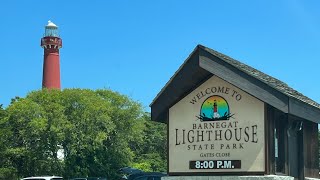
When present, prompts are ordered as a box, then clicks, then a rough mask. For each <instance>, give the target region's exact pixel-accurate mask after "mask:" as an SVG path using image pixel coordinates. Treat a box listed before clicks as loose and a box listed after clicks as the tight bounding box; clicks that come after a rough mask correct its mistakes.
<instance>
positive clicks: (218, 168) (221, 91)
mask: <svg viewBox="0 0 320 180" xmlns="http://www.w3.org/2000/svg"><path fill="white" fill-rule="evenodd" d="M264 106H265V104H264V102H262V101H261V100H259V99H257V98H255V97H253V96H251V95H250V94H247V93H246V92H244V91H242V90H241V89H239V88H237V87H235V86H233V85H232V84H230V83H228V82H226V81H224V80H222V79H220V78H219V77H217V76H212V77H211V78H209V79H208V80H207V81H205V82H204V83H203V84H201V85H200V86H198V87H197V88H196V89H194V90H193V91H192V92H191V93H189V94H188V95H187V96H185V97H184V98H182V99H181V100H180V101H179V102H177V103H176V104H174V105H173V106H172V107H171V108H170V109H169V124H168V125H169V126H168V144H169V161H168V171H169V174H184V173H198V174H199V173H227V174H228V173H229V174H232V173H241V172H243V173H247V174H248V173H250V174H251V173H257V174H259V173H264V172H265V161H266V160H265V158H266V157H265V153H266V152H265V111H264V110H265V107H264Z"/></svg>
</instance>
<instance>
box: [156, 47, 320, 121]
mask: <svg viewBox="0 0 320 180" xmlns="http://www.w3.org/2000/svg"><path fill="white" fill-rule="evenodd" d="M213 75H217V76H219V77H220V78H222V79H224V80H225V81H227V82H229V83H231V84H233V85H235V86H237V87H239V88H240V89H242V90H244V91H246V92H247V93H249V94H251V95H253V96H255V97H256V98H258V99H260V100H262V101H263V102H265V103H267V104H270V105H271V106H273V107H275V108H277V109H279V110H281V111H283V112H285V113H289V114H293V115H295V116H298V117H301V118H304V119H307V120H310V121H313V122H317V123H319V122H320V105H319V103H317V102H315V101H313V100H312V99H310V98H308V97H306V96H304V95H303V94H302V93H299V92H298V91H296V90H294V89H293V88H291V87H289V86H288V85H287V84H286V83H284V82H282V81H280V80H278V79H276V78H274V77H271V76H269V75H267V74H265V73H263V72H261V71H259V70H257V69H255V68H253V67H250V66H248V65H246V64H243V63H241V62H240V61H237V60H235V59H233V58H231V57H229V56H226V55H224V54H222V53H219V52H217V51H215V50H213V49H210V48H207V47H205V46H202V45H198V46H197V47H196V48H195V50H194V51H193V52H192V53H191V54H190V56H189V57H188V58H187V59H186V60H185V62H184V63H183V64H182V65H181V66H180V68H179V69H178V70H177V71H176V72H175V74H174V75H173V76H172V77H171V78H170V80H169V81H168V82H167V83H166V85H165V86H164V87H163V88H162V89H161V91H160V92H159V93H158V94H157V96H156V97H155V99H154V100H153V101H152V103H151V105H150V106H151V118H152V120H155V121H159V122H167V121H168V109H169V108H170V107H171V106H172V105H174V104H175V103H176V102H178V101H179V100H180V99H182V98H183V97H184V96H186V95H187V94H188V93H190V92H191V91H192V90H193V89H194V88H196V87H197V86H198V85H200V84H201V83H203V82H204V81H205V80H207V79H208V78H209V77H211V76H213ZM301 108H302V109H304V113H301V112H297V111H298V109H301Z"/></svg>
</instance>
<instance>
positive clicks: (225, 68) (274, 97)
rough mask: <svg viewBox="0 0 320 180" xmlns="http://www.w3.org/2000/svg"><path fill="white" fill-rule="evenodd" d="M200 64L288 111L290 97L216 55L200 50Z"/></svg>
mask: <svg viewBox="0 0 320 180" xmlns="http://www.w3.org/2000/svg"><path fill="white" fill-rule="evenodd" d="M199 66H200V67H201V68H203V69H205V70H207V71H209V72H211V73H212V74H214V75H216V76H218V77H220V78H222V79H223V80H225V81H227V82H229V83H231V84H233V85H234V86H236V87H238V88H240V89H242V90H243V91H245V92H247V93H249V94H251V95H252V96H254V97H256V98H258V99H260V100H261V101H263V102H266V103H267V104H270V105H271V106H273V107H275V108H277V109H279V110H281V111H282V112H284V113H288V97H287V96H286V95H284V94H282V93H280V92H279V91H277V90H275V89H273V88H271V87H270V86H268V85H266V84H265V83H263V82H261V81H259V80H257V79H256V78H254V77H252V76H249V75H248V74H246V73H244V72H242V71H240V70H239V69H237V68H235V67H233V66H231V65H230V64H228V63H226V62H224V61H223V60H221V59H219V58H218V57H216V56H213V55H211V54H210V53H208V52H206V51H204V50H200V57H199Z"/></svg>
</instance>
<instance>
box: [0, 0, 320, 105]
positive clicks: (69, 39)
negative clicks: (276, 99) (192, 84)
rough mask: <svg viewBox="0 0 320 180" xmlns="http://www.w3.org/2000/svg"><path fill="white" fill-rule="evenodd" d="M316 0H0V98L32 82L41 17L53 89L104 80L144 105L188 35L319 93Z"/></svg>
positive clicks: (185, 48) (39, 61) (186, 45)
mask: <svg viewBox="0 0 320 180" xmlns="http://www.w3.org/2000/svg"><path fill="white" fill-rule="evenodd" d="M319 9H320V1H319V0H308V1H303V0H264V1H263V0H259V1H257V0H247V1H238V0H233V1H231V0H226V1H222V0H206V1H205V0H203V1H202V0H196V1H195V0H194V1H191V0H180V1H179V0H161V1H150V0H144V1H142V0H135V1H133V0H117V1H112V0H90V1H89V0H87V1H85V0H54V1H37V0H1V2H0V23H1V24H0V34H1V43H0V52H1V55H0V72H1V76H2V78H1V83H0V92H1V93H0V104H4V106H7V105H8V104H9V103H10V100H11V98H13V97H15V96H20V97H25V96H26V94H27V93H28V92H31V91H33V90H39V89H41V83H42V65H43V49H42V48H41V47H40V39H41V37H42V36H43V33H44V26H45V25H46V24H47V21H48V20H51V21H53V22H54V23H55V24H57V25H58V26H59V29H60V35H61V37H62V39H63V48H62V49H61V50H60V63H61V84H62V88H89V89H99V88H107V89H112V90H114V91H118V92H120V93H121V94H125V95H128V96H129V97H131V98H132V99H133V100H136V101H139V102H141V103H142V104H143V106H144V107H145V110H146V111H150V108H149V104H150V103H151V102H152V100H153V98H154V97H155V96H156V94H157V93H158V92H159V91H160V90H161V88H162V87H163V86H164V85H165V83H166V82H167V81H168V80H169V79H170V77H171V76H172V75H173V74H174V72H175V71H176V70H177V69H178V68H179V66H180V65H181V64H182V63H183V61H184V60H185V59H186V58H187V57H188V55H189V54H190V53H191V52H192V51H193V49H194V48H195V47H196V45H197V44H202V45H204V46H207V47H209V48H212V49H214V50H217V51H219V52H221V53H224V54H226V55H228V56H230V57H232V58H234V59H237V60H239V61H241V62H243V63H246V64H248V65H250V66H252V67H254V68H256V69H258V70H260V71H262V72H264V73H267V74H269V75H271V76H273V77H275V78H278V79H280V80H282V81H284V82H285V83H287V84H288V85H289V86H291V87H292V88H294V89H296V90H298V91H299V92H301V93H303V94H304V95H306V96H308V97H309V98H311V99H313V100H315V101H317V102H318V103H319V102H320V93H319V92H320V80H319V78H320V73H319V72H320V71H319V66H320V11H319Z"/></svg>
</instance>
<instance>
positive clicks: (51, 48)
mask: <svg viewBox="0 0 320 180" xmlns="http://www.w3.org/2000/svg"><path fill="white" fill-rule="evenodd" d="M41 47H43V49H44V56H43V77H42V88H48V89H60V87H61V85H60V57H59V49H60V48H61V47H62V39H61V38H60V37H59V31H58V26H56V25H55V24H54V23H52V22H51V21H48V25H46V26H45V33H44V36H43V38H41Z"/></svg>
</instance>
